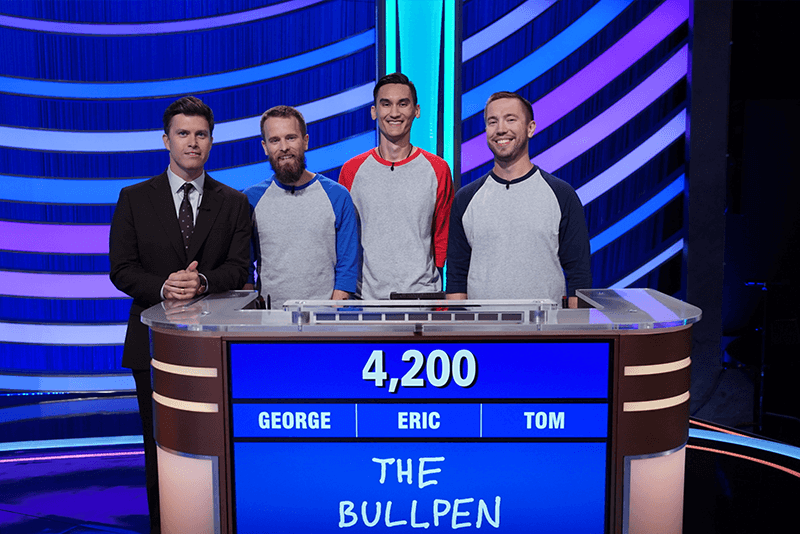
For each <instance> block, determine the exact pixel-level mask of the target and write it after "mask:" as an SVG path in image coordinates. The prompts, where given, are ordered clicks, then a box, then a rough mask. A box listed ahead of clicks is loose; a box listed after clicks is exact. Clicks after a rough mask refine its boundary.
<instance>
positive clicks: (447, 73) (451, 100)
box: [442, 0, 460, 170]
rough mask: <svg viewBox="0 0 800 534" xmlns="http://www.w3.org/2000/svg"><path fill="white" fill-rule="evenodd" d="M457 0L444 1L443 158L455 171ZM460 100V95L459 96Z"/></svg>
mask: <svg viewBox="0 0 800 534" xmlns="http://www.w3.org/2000/svg"><path fill="white" fill-rule="evenodd" d="M457 39H458V36H457V35H456V0H444V55H443V57H442V62H443V66H444V68H443V72H444V79H443V80H442V85H443V87H442V95H443V102H442V135H443V139H442V157H443V158H444V160H445V161H446V162H447V164H448V165H450V168H451V169H453V170H455V168H456V158H455V116H456V113H455V102H456V61H455V60H456V46H457V45H460V42H458V43H457V42H456V40H457ZM459 98H460V95H459Z"/></svg>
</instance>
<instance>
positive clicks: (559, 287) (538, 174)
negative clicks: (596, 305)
mask: <svg viewBox="0 0 800 534" xmlns="http://www.w3.org/2000/svg"><path fill="white" fill-rule="evenodd" d="M484 120H485V122H486V142H487V143H488V145H489V149H490V150H491V151H492V154H494V168H493V169H492V170H491V171H490V172H489V173H488V174H486V175H485V176H483V177H482V178H479V179H478V180H476V181H475V182H472V183H470V184H468V185H466V186H464V187H462V188H461V189H459V190H458V192H457V193H456V197H455V200H454V201H453V210H452V213H451V220H450V243H449V248H448V251H447V256H448V265H447V298H449V299H466V298H471V299H520V298H525V299H534V298H536V299H552V300H554V301H556V302H561V297H562V296H569V297H574V295H575V290H576V289H587V288H590V287H591V285H592V275H591V271H590V261H589V260H590V252H589V234H588V232H587V229H586V219H585V218H584V215H583V207H582V206H581V202H580V200H579V199H578V195H577V194H576V193H575V190H574V189H572V187H571V186H570V185H569V184H567V183H566V182H564V181H563V180H559V179H558V178H556V177H555V176H552V175H550V174H548V173H546V172H544V171H542V170H541V169H539V168H538V167H537V166H536V165H534V164H533V163H531V160H530V156H529V155H528V141H529V139H530V138H531V137H533V132H534V130H535V129H536V122H535V121H534V120H533V108H532V107H531V103H530V102H528V101H527V100H526V99H524V98H522V97H521V96H519V95H517V94H515V93H509V92H505V91H503V92H499V93H495V94H493V95H492V96H490V97H489V100H488V101H487V103H486V109H485V111H484ZM570 300H571V302H570V305H571V306H573V305H575V304H576V300H575V299H574V298H571V299H570Z"/></svg>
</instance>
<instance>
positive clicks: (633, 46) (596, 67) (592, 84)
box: [461, 0, 689, 173]
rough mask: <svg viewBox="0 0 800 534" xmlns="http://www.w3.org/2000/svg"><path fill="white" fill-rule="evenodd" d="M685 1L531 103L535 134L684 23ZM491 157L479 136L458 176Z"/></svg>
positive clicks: (673, 1) (467, 147) (669, 5)
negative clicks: (534, 119)
mask: <svg viewBox="0 0 800 534" xmlns="http://www.w3.org/2000/svg"><path fill="white" fill-rule="evenodd" d="M688 16H689V3H688V1H687V0H667V1H666V2H664V3H663V4H661V6H659V7H658V9H656V10H655V11H653V13H651V14H650V15H649V16H648V17H647V18H646V19H644V20H643V21H642V22H640V23H639V24H638V25H636V27H635V28H633V29H632V30H631V31H630V32H628V33H627V34H626V35H625V36H624V37H623V38H622V39H620V40H619V41H617V42H616V43H615V44H614V45H613V46H612V47H611V48H609V49H608V50H606V51H605V52H604V53H603V54H601V55H600V56H599V57H598V58H597V59H595V60H594V61H592V62H591V63H590V64H589V65H587V66H586V67H584V68H583V69H582V70H580V71H579V72H578V73H576V74H575V75H574V76H572V77H571V78H570V79H569V80H567V81H566V82H564V83H563V84H561V85H560V86H559V87H557V88H556V89H554V90H553V91H551V92H550V93H548V94H547V95H545V96H544V97H542V98H541V99H539V100H537V101H536V102H534V103H533V108H534V112H535V114H536V130H537V132H541V131H542V130H544V129H545V128H547V127H548V126H550V125H552V124H553V123H555V122H556V121H558V120H559V119H561V118H562V117H564V116H565V115H566V114H567V113H569V112H571V111H572V110H573V109H575V108H576V107H578V106H579V105H580V104H581V103H583V102H585V101H586V100H587V99H588V98H589V97H591V96H592V95H593V94H595V93H596V92H597V91H599V90H600V89H602V88H603V87H605V86H606V85H607V84H608V83H609V82H610V81H611V80H613V79H614V78H616V77H617V76H619V75H620V74H621V73H623V72H624V71H625V70H627V69H628V68H630V67H631V65H633V64H634V63H636V62H637V61H638V60H639V59H641V58H642V56H644V55H645V54H647V52H649V51H650V50H651V49H652V48H653V47H654V46H655V45H657V44H658V43H659V42H661V41H662V40H663V39H664V38H665V37H666V36H667V35H669V34H670V33H671V32H673V31H674V30H675V28H677V27H678V26H680V25H681V24H682V23H683V22H685V21H686V20H687V18H688ZM491 159H492V153H491V151H490V150H489V147H487V146H486V137H485V135H483V134H481V135H479V136H477V137H474V138H472V139H470V140H469V141H467V142H465V143H463V144H462V145H461V172H462V173H466V172H468V171H471V170H472V169H474V168H476V167H478V166H480V165H483V164H484V163H486V162H487V161H491Z"/></svg>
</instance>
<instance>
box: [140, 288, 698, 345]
mask: <svg viewBox="0 0 800 534" xmlns="http://www.w3.org/2000/svg"><path fill="white" fill-rule="evenodd" d="M576 294H577V297H578V300H579V307H578V308H577V309H566V308H561V307H560V306H559V305H557V304H556V303H555V302H553V301H551V300H542V299H532V300H344V301H331V300H319V301H288V302H285V303H284V304H283V306H282V308H281V309H276V310H263V309H257V308H256V307H255V304H256V300H257V297H258V295H257V293H255V292H254V291H229V292H227V293H216V294H211V295H204V296H202V297H199V298H197V299H194V300H191V301H188V302H183V301H164V302H161V303H160V304H157V305H156V306H153V307H152V308H150V309H148V310H146V311H145V312H144V313H142V322H143V323H145V324H146V325H148V326H150V327H153V328H163V329H172V330H185V331H193V332H217V333H219V332H227V333H237V332H241V333H253V332H259V331H272V332H281V331H285V332H295V333H296V332H320V333H321V332H331V331H352V332H376V333H377V332H394V333H402V332H409V333H416V334H422V333H424V332H428V333H444V332H461V331H463V332H480V331H491V330H496V329H497V328H498V326H499V325H502V328H503V330H505V331H508V332H517V331H518V332H535V331H576V330H577V331H587V330H651V329H666V328H673V327H678V326H685V325H689V324H693V323H695V322H697V321H699V320H700V317H701V311H700V309H699V308H697V307H695V306H692V305H691V304H687V303H685V302H682V301H680V300H678V299H675V298H673V297H670V296H668V295H665V294H663V293H660V292H658V291H656V290H653V289H585V290H578V291H577V292H576Z"/></svg>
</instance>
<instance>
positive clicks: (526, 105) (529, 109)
mask: <svg viewBox="0 0 800 534" xmlns="http://www.w3.org/2000/svg"><path fill="white" fill-rule="evenodd" d="M502 98H515V99H517V100H519V101H520V102H521V103H522V107H523V109H524V110H525V111H526V112H527V113H528V122H530V121H532V120H533V106H531V103H530V102H529V101H528V99H526V98H523V97H521V96H519V95H518V94H517V93H512V92H510V91H498V92H496V93H494V94H493V95H492V96H490V97H489V100H487V101H486V107H484V108H483V122H486V110H487V109H488V107H489V104H491V103H492V102H494V101H495V100H500V99H502Z"/></svg>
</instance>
